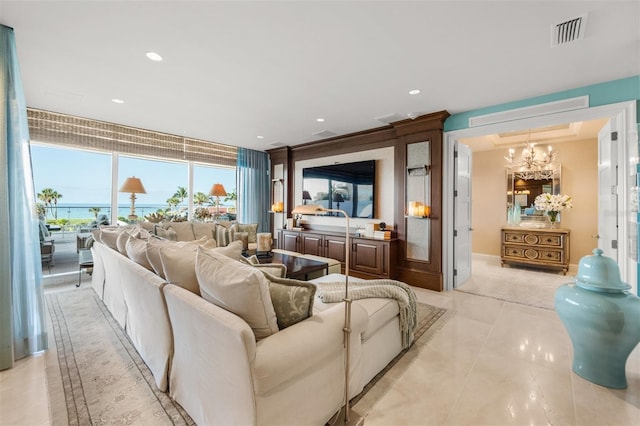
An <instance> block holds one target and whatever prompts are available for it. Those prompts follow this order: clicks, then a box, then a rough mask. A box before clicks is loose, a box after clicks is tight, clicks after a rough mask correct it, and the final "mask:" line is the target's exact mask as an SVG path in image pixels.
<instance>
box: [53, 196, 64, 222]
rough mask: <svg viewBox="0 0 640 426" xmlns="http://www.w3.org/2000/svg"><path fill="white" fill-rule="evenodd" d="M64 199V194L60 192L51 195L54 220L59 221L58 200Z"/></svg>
mask: <svg viewBox="0 0 640 426" xmlns="http://www.w3.org/2000/svg"><path fill="white" fill-rule="evenodd" d="M60 198H62V194H60V193H59V192H58V191H53V193H52V194H51V202H52V203H53V210H52V211H53V218H54V219H56V220H58V200H59V199H60Z"/></svg>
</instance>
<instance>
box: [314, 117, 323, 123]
mask: <svg viewBox="0 0 640 426" xmlns="http://www.w3.org/2000/svg"><path fill="white" fill-rule="evenodd" d="M316 121H317V122H318V123H324V118H316Z"/></svg>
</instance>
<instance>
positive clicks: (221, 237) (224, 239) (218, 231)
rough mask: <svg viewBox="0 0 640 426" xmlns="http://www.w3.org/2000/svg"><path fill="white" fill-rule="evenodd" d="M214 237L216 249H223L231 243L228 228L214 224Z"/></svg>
mask: <svg viewBox="0 0 640 426" xmlns="http://www.w3.org/2000/svg"><path fill="white" fill-rule="evenodd" d="M214 235H215V240H216V243H217V244H218V247H224V246H226V245H227V244H229V243H230V242H231V235H230V234H229V228H228V226H225V225H223V224H220V223H216V227H215V232H214Z"/></svg>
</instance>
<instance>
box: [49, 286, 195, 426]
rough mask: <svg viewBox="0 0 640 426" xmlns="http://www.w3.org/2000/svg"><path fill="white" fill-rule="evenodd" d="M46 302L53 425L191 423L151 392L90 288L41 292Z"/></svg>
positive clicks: (144, 372) (141, 367) (142, 368)
mask: <svg viewBox="0 0 640 426" xmlns="http://www.w3.org/2000/svg"><path fill="white" fill-rule="evenodd" d="M46 301H47V307H48V313H49V316H50V319H51V321H50V324H51V330H52V331H53V336H52V337H53V339H52V338H50V343H52V342H51V341H52V340H53V341H54V343H55V345H54V346H53V347H51V345H50V349H51V350H50V351H49V354H48V355H49V356H47V358H46V363H47V367H46V371H47V388H48V392H49V400H50V404H51V407H52V409H51V415H52V420H53V424H54V425H67V424H68V425H83V426H84V425H102V424H118V425H129V424H153V425H193V424H194V422H193V421H192V420H191V418H190V417H189V415H188V414H187V413H186V412H185V411H184V410H183V409H182V407H180V405H178V404H177V403H176V402H174V401H173V400H172V399H171V398H169V396H168V395H167V394H165V393H163V392H160V391H159V390H158V389H157V388H156V386H155V382H154V380H153V376H152V374H151V371H150V370H149V369H148V368H147V366H146V365H145V363H144V361H143V360H142V358H140V356H139V355H138V353H137V351H136V350H135V348H134V347H133V345H132V343H131V341H130V340H129V338H128V337H127V335H126V334H125V333H124V331H123V330H122V329H121V328H120V326H119V325H118V324H117V323H116V321H115V320H114V319H113V317H112V316H111V313H110V312H109V311H108V310H107V309H106V307H105V306H104V304H103V303H102V301H101V300H100V299H99V298H98V296H97V295H96V293H95V292H94V291H93V289H90V288H88V289H75V290H71V291H64V292H55V293H47V295H46ZM56 349H57V350H56ZM54 355H57V356H54Z"/></svg>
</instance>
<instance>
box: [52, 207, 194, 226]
mask: <svg viewBox="0 0 640 426" xmlns="http://www.w3.org/2000/svg"><path fill="white" fill-rule="evenodd" d="M92 207H98V208H100V212H99V213H98V215H102V214H106V215H107V216H108V217H111V206H110V205H108V204H92V205H85V204H58V207H57V210H58V219H68V220H72V219H82V220H87V221H88V222H91V221H92V220H94V219H95V215H94V214H93V213H92V212H90V211H89V209H90V208H92ZM178 207H180V206H178ZM183 207H185V206H183ZM166 208H167V205H166V204H163V205H160V204H139V205H138V204H136V214H137V215H138V216H139V217H144V216H145V215H148V214H149V213H153V212H156V211H158V209H162V210H163V211H164V209H166ZM48 210H49V212H48V214H47V219H48V220H51V219H53V217H54V216H53V214H52V210H54V209H53V208H49V209H48ZM130 212H131V205H130V204H127V205H120V206H118V217H121V216H123V217H127V216H129V213H130Z"/></svg>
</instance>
